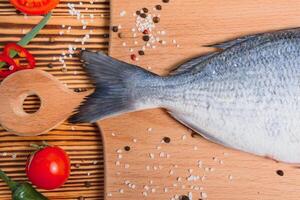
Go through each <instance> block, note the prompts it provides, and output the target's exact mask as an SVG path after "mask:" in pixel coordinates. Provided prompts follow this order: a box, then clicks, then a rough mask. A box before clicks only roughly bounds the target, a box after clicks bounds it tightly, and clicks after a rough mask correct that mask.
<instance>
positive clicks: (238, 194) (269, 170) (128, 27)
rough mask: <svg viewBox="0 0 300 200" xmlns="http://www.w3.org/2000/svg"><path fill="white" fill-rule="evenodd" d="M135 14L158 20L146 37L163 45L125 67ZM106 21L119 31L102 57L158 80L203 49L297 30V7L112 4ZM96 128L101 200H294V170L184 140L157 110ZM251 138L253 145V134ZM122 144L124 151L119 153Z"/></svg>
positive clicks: (194, 1) (213, 0) (299, 177)
mask: <svg viewBox="0 0 300 200" xmlns="http://www.w3.org/2000/svg"><path fill="white" fill-rule="evenodd" d="M157 4H160V5H162V10H161V11H154V10H153V7H154V6H155V5H157ZM142 8H148V10H149V12H150V13H151V14H152V15H153V14H154V13H156V14H159V15H160V23H158V24H156V27H155V29H153V30H152V32H151V33H153V34H156V35H157V34H158V31H160V33H161V32H162V31H165V32H166V34H165V35H162V34H161V35H159V36H158V37H160V40H164V41H166V44H165V45H163V44H160V43H154V44H153V45H155V46H156V47H155V48H149V49H148V48H147V49H146V50H145V55H144V56H138V58H139V60H138V61H132V60H131V57H132V56H131V55H132V54H135V55H137V51H138V50H140V49H141V48H142V46H143V45H144V44H145V42H144V41H143V40H142V33H139V32H136V35H134V32H133V31H134V29H136V27H135V21H136V16H134V13H135V12H136V11H137V10H140V9H142ZM124 13H125V16H124ZM111 16H112V19H111V24H112V25H113V26H119V25H120V26H121V29H119V31H118V32H117V33H116V32H111V42H110V50H109V53H110V55H111V56H113V57H116V58H119V59H122V60H124V61H127V62H130V63H134V64H137V65H140V66H142V67H145V68H146V69H149V70H151V71H153V72H156V73H158V74H167V73H168V71H170V69H171V68H174V67H175V66H176V65H177V64H178V63H181V62H183V61H184V60H186V59H188V58H191V57H194V56H196V55H200V54H203V53H205V52H208V51H212V50H213V49H209V48H204V47H202V46H204V45H206V44H211V43H215V42H218V41H224V40H227V39H231V38H234V37H237V36H241V35H245V34H250V33H257V32H263V31H270V30H276V29H280V28H288V27H297V26H299V25H300V2H299V1H291V0H290V1H286V0H278V1H271V0H251V1H250V0H241V1H240V0H239V1H237V0H228V1H218V0H210V1H205V0H201V1H199V0H176V1H175V0H173V1H172V0H170V3H162V2H161V1H158V0H157V1H147V0H139V1H130V0H127V1H126V0H112V6H111ZM133 28H134V29H133ZM134 36H136V37H134ZM173 40H176V44H175V41H174V42H173ZM135 41H136V42H135ZM161 43H163V42H161ZM164 43H165V42H164ZM177 44H178V45H179V46H178V45H177ZM131 49H132V50H131ZM98 124H99V125H100V126H101V128H102V131H103V137H104V143H105V144H104V146H106V147H107V148H105V155H106V162H105V164H106V196H107V199H112V200H119V199H131V200H138V199H171V200H172V198H173V199H177V198H176V197H178V196H180V195H188V193H189V192H190V193H192V195H193V199H213V200H216V199H217V200H221V199H222V200H224V199H228V200H229V199H230V200H232V199H236V200H238V199H244V200H253V199H259V200H260V199H263V200H266V199H269V200H274V199H289V200H291V199H293V200H296V199H299V198H300V192H299V190H298V188H299V187H300V183H299V181H300V173H299V168H298V166H297V165H288V164H283V163H277V162H276V161H273V160H270V159H265V158H261V157H256V156H253V155H249V154H246V153H242V152H238V151H234V150H231V149H227V148H224V147H222V146H219V145H216V144H213V143H210V142H208V141H206V140H204V139H203V138H201V137H200V136H194V137H192V134H191V132H190V131H188V129H187V128H185V127H184V126H182V125H180V124H179V123H178V122H176V121H175V120H173V119H172V118H171V117H170V116H169V115H168V114H167V113H166V112H165V111H163V110H159V109H154V110H147V111H140V112H135V113H131V114H126V115H122V116H119V117H115V118H112V119H107V120H104V121H101V122H99V123H98ZM164 137H169V138H170V143H164V142H162V140H163V138H164ZM253 139H254V140H255V139H259V138H255V133H253ZM126 146H129V147H130V151H125V150H124V147H126ZM127 150H128V147H127ZM199 162H200V163H199ZM199 164H200V165H199ZM278 170H282V171H278ZM191 175H193V176H192V177H191ZM281 175H282V176H281ZM191 179H194V180H191ZM132 184H133V185H134V186H135V187H134V188H132Z"/></svg>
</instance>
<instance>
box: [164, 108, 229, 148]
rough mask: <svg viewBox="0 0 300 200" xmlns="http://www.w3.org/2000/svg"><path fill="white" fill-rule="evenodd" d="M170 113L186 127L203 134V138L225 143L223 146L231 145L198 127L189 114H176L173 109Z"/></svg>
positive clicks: (221, 143)
mask: <svg viewBox="0 0 300 200" xmlns="http://www.w3.org/2000/svg"><path fill="white" fill-rule="evenodd" d="M168 113H169V114H170V115H171V116H172V117H173V118H174V119H176V120H177V121H179V122H180V123H182V124H183V125H185V126H186V127H188V128H190V129H191V130H193V131H194V132H196V133H198V134H199V135H201V136H202V137H203V138H205V139H207V140H209V141H211V142H214V143H217V144H220V145H223V146H226V147H230V145H228V144H226V143H224V142H223V141H221V140H219V139H217V138H215V137H214V136H212V135H210V134H209V133H207V132H206V131H205V130H202V129H200V128H199V127H197V125H196V124H194V123H193V122H191V120H189V117H188V116H185V115H182V114H176V113H174V112H172V111H168Z"/></svg>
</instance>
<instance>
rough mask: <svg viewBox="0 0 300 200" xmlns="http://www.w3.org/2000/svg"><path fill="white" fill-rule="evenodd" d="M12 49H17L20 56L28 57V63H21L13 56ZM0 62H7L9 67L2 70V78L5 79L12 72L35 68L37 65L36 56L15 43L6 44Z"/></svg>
mask: <svg viewBox="0 0 300 200" xmlns="http://www.w3.org/2000/svg"><path fill="white" fill-rule="evenodd" d="M11 51H15V52H16V53H17V54H19V56H20V57H22V58H26V59H27V62H28V65H20V63H19V60H17V59H13V58H11V57H10V56H9V55H10V53H11ZM0 62H5V63H6V64H7V65H8V66H9V67H8V69H4V70H3V69H2V70H0V79H4V78H6V77H7V76H9V75H10V74H12V73H14V72H16V71H20V70H23V69H33V68H34V67H35V59H34V57H33V56H32V55H31V54H30V53H29V52H28V51H27V50H26V49H25V48H23V47H21V46H20V45H18V44H15V43H9V44H7V45H5V47H4V50H3V53H2V54H0Z"/></svg>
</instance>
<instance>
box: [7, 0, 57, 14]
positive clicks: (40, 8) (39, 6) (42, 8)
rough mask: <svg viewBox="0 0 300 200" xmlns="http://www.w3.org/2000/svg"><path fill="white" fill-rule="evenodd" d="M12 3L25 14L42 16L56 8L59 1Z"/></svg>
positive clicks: (20, 0) (25, 0)
mask: <svg viewBox="0 0 300 200" xmlns="http://www.w3.org/2000/svg"><path fill="white" fill-rule="evenodd" d="M10 3H11V4H12V5H14V6H15V7H16V9H18V10H20V11H22V12H23V13H26V14H29V15H42V14H47V13H48V12H49V11H51V10H52V9H53V8H55V7H56V6H57V4H58V3H59V0H10Z"/></svg>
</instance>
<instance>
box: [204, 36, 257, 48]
mask: <svg viewBox="0 0 300 200" xmlns="http://www.w3.org/2000/svg"><path fill="white" fill-rule="evenodd" d="M259 35H261V34H256V35H249V36H244V37H240V38H237V39H233V40H229V41H225V42H220V43H214V44H209V45H204V47H214V48H217V49H221V50H225V49H227V48H230V47H233V46H235V45H237V44H241V43H243V42H245V41H248V40H251V39H253V38H256V37H257V36H259Z"/></svg>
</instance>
